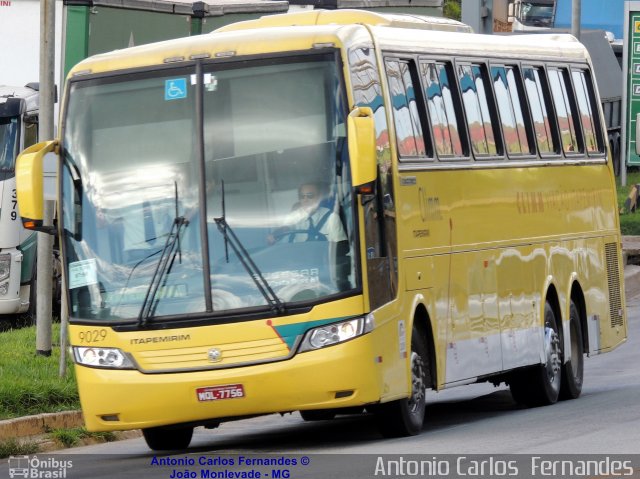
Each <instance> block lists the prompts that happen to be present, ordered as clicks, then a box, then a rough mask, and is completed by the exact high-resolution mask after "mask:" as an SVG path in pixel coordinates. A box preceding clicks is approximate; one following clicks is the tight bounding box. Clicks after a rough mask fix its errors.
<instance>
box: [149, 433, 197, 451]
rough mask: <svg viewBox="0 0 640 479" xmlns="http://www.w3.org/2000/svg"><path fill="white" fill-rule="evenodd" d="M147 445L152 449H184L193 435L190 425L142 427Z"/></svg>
mask: <svg viewBox="0 0 640 479" xmlns="http://www.w3.org/2000/svg"><path fill="white" fill-rule="evenodd" d="M142 435H143V436H144V440H145V441H146V442H147V446H149V448H150V449H152V450H154V451H170V450H176V449H186V448H187V447H189V444H190V443H191V437H192V436H193V428H192V427H151V428H149V429H143V430H142Z"/></svg>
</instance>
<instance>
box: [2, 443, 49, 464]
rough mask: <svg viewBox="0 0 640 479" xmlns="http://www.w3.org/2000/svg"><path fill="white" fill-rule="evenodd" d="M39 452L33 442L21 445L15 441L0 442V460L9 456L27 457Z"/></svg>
mask: <svg viewBox="0 0 640 479" xmlns="http://www.w3.org/2000/svg"><path fill="white" fill-rule="evenodd" d="M38 451H39V449H38V445H37V444H36V443H34V442H25V443H21V442H18V441H16V440H15V439H9V440H7V441H0V459H4V458H5V457H9V456H27V455H29V454H35V453H37V452H38Z"/></svg>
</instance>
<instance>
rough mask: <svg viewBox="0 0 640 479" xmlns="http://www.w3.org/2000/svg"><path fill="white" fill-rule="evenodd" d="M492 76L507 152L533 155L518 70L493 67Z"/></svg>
mask: <svg viewBox="0 0 640 479" xmlns="http://www.w3.org/2000/svg"><path fill="white" fill-rule="evenodd" d="M491 76H492V78H493V87H494V90H495V93H496V102H497V104H498V111H499V112H500V122H501V123H502V132H503V135H504V143H505V146H506V148H507V152H508V153H510V154H527V153H531V146H530V145H529V141H528V139H527V130H526V128H525V123H524V114H523V109H522V100H521V98H520V93H519V89H518V84H517V81H518V80H517V75H516V70H515V69H514V67H511V66H496V67H491Z"/></svg>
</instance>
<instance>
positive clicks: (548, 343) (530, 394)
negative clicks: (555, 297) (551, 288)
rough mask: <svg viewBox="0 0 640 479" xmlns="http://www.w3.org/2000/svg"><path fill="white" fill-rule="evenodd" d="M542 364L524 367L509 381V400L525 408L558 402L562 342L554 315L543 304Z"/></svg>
mask: <svg viewBox="0 0 640 479" xmlns="http://www.w3.org/2000/svg"><path fill="white" fill-rule="evenodd" d="M544 357H545V362H544V364H540V365H537V366H534V367H533V368H527V369H524V370H521V371H518V372H517V373H514V376H513V377H512V378H511V380H510V381H509V388H510V389H511V395H512V396H513V399H514V400H515V401H516V402H518V403H520V404H525V405H527V406H532V407H533V406H546V405H549V404H554V403H555V402H557V401H558V396H559V395H560V383H561V378H562V342H561V341H560V335H559V333H558V325H557V323H556V315H555V314H554V312H553V308H551V305H550V304H549V302H548V301H547V302H546V303H545V305H544Z"/></svg>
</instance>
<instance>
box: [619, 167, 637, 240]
mask: <svg viewBox="0 0 640 479" xmlns="http://www.w3.org/2000/svg"><path fill="white" fill-rule="evenodd" d="M617 183H618V184H617V186H618V205H619V207H620V231H621V232H622V234H623V235H631V236H640V204H638V207H639V210H636V211H635V212H630V211H628V209H627V208H625V201H626V200H627V198H628V197H629V194H630V192H631V191H632V188H633V187H634V186H635V185H640V172H638V171H629V172H628V173H627V185H626V186H620V179H619V178H618V181H617Z"/></svg>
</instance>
